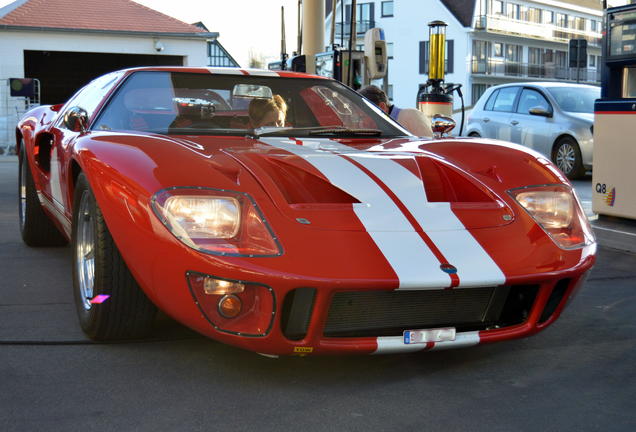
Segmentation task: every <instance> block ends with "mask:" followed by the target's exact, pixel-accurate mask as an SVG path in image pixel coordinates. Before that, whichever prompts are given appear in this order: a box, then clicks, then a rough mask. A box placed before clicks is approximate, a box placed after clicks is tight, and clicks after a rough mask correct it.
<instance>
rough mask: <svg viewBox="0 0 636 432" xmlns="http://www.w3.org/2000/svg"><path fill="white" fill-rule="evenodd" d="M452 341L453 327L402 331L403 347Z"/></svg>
mask: <svg viewBox="0 0 636 432" xmlns="http://www.w3.org/2000/svg"><path fill="white" fill-rule="evenodd" d="M454 340H455V327H445V328H437V329H426V330H405V331H404V344H405V345H409V344H418V343H428V342H443V341H454Z"/></svg>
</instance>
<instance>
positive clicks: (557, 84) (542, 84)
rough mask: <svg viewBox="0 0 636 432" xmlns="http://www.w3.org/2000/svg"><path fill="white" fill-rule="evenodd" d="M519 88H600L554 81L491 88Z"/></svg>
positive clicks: (529, 82) (516, 83) (501, 85)
mask: <svg viewBox="0 0 636 432" xmlns="http://www.w3.org/2000/svg"><path fill="white" fill-rule="evenodd" d="M520 86H528V87H542V88H550V87H572V88H576V87H579V88H581V87H585V88H600V87H599V86H596V85H590V84H577V83H568V82H558V81H557V82H554V81H527V82H515V83H507V84H499V85H496V86H493V87H492V88H493V89H498V88H503V87H520Z"/></svg>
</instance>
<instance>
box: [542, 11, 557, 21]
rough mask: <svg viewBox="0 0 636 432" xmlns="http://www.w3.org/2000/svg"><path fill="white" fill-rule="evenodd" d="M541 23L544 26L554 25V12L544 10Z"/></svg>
mask: <svg viewBox="0 0 636 432" xmlns="http://www.w3.org/2000/svg"><path fill="white" fill-rule="evenodd" d="M541 21H542V22H543V24H554V12H552V11H549V10H543V11H542V12H541Z"/></svg>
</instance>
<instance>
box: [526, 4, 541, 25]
mask: <svg viewBox="0 0 636 432" xmlns="http://www.w3.org/2000/svg"><path fill="white" fill-rule="evenodd" d="M528 21H530V22H533V23H541V9H539V8H533V7H531V8H528Z"/></svg>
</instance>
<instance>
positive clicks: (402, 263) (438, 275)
mask: <svg viewBox="0 0 636 432" xmlns="http://www.w3.org/2000/svg"><path fill="white" fill-rule="evenodd" d="M260 141H262V142H264V143H265V144H268V145H271V146H272V147H276V148H280V149H282V150H285V151H288V152H290V153H293V154H295V155H297V156H299V157H301V158H303V159H304V160H305V161H307V162H308V163H309V164H311V165H313V166H314V167H315V168H316V169H318V170H319V171H320V172H321V173H322V174H323V175H324V176H325V177H326V178H327V179H328V180H329V181H330V182H331V183H332V184H333V185H334V186H336V187H338V188H340V189H342V190H343V191H345V192H347V193H348V194H349V195H351V196H353V197H354V198H356V199H357V200H358V201H360V203H359V204H353V210H354V212H355V213H356V216H357V217H358V219H360V222H361V223H362V224H363V225H364V227H365V229H366V230H367V232H368V233H369V235H370V236H371V238H372V239H373V241H374V242H375V244H376V245H377V246H378V248H379V249H380V251H381V252H382V254H383V255H384V257H385V258H386V260H387V261H388V262H389V264H390V265H391V267H392V268H393V270H394V271H395V273H396V274H397V276H398V279H399V288H401V289H439V288H442V287H447V286H449V285H450V277H449V275H447V274H445V273H444V272H442V271H441V270H440V268H439V265H440V263H439V260H438V259H437V258H436V257H435V255H434V254H433V253H432V252H431V250H430V249H429V248H428V246H427V245H426V243H425V242H424V240H422V238H421V237H420V235H419V234H418V233H417V232H415V231H414V230H413V227H412V226H411V224H410V223H409V221H408V220H407V219H406V216H405V215H404V214H403V213H402V211H401V210H400V209H399V208H398V207H397V205H396V204H395V203H394V202H393V201H392V200H391V198H390V197H389V196H388V195H387V194H386V192H385V191H384V190H382V188H381V187H380V186H379V185H378V184H377V183H376V182H375V181H373V179H371V178H370V177H369V176H368V175H367V174H366V173H364V171H362V170H361V169H360V168H358V167H356V166H355V165H354V164H352V163H351V162H349V161H347V160H346V159H344V158H342V157H340V156H338V155H336V154H333V153H331V152H330V151H324V150H321V149H320V146H321V143H324V142H325V141H321V140H303V141H302V142H303V145H297V144H296V143H294V142H293V141H290V140H287V139H282V140H281V139H280V138H261V139H260Z"/></svg>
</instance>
